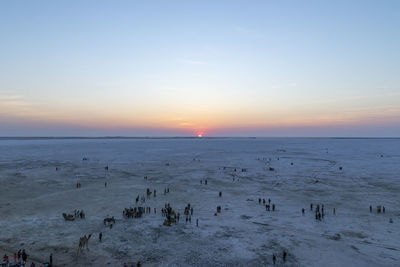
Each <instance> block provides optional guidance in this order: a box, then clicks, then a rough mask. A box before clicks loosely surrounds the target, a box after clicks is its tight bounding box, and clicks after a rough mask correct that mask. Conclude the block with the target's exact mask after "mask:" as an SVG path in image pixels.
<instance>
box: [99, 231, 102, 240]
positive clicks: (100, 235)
mask: <svg viewBox="0 0 400 267" xmlns="http://www.w3.org/2000/svg"><path fill="white" fill-rule="evenodd" d="M102 238H103V233H102V232H100V233H99V242H101V239H102Z"/></svg>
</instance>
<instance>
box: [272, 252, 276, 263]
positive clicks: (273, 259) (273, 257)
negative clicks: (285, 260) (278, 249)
mask: <svg viewBox="0 0 400 267" xmlns="http://www.w3.org/2000/svg"><path fill="white" fill-rule="evenodd" d="M272 262H273V263H274V265H275V262H276V256H275V254H272Z"/></svg>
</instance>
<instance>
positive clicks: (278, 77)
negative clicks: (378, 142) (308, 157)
mask: <svg viewBox="0 0 400 267" xmlns="http://www.w3.org/2000/svg"><path fill="white" fill-rule="evenodd" d="M117 135H118V136H198V135H202V136H241V137H244V136H257V137H269V136H278V137H296V136H299V137H304V136H310V137H313V136H321V137H325V136H340V137H343V136H349V137H355V136H359V137H400V1H397V0H394V1H386V0H381V1H378V0H376V1H369V0H362V1H356V0H354V1H351V0H346V1H340V0H335V1H333V0H332V1H328V0H326V1H320V0H318V1H306V0H304V1H297V0H296V1H286V0H282V1H276V0H273V1H272V0H271V1H268V0H264V1H251V0H247V1H233V0H230V1H218V0H213V1H203V0H202V1H190V0H188V1H161V0H160V1H148V0H146V1H118V0H116V1H101V0H95V1H89V0H85V1H71V0H69V1H41V0H38V1H0V136H117Z"/></svg>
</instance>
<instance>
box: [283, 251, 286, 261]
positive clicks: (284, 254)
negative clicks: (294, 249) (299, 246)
mask: <svg viewBox="0 0 400 267" xmlns="http://www.w3.org/2000/svg"><path fill="white" fill-rule="evenodd" d="M282 259H283V262H286V251H285V250H284V251H283V254H282Z"/></svg>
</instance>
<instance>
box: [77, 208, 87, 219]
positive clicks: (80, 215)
mask: <svg viewBox="0 0 400 267" xmlns="http://www.w3.org/2000/svg"><path fill="white" fill-rule="evenodd" d="M74 216H75V218H81V219H85V217H86V214H85V213H84V212H83V210H74Z"/></svg>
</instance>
